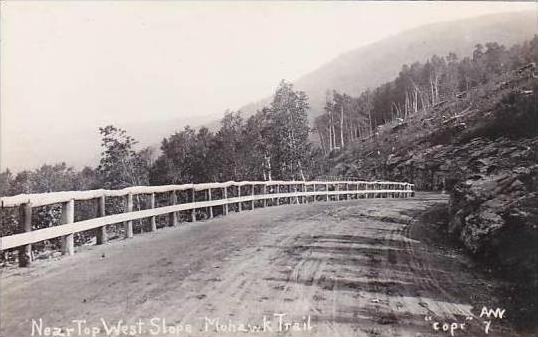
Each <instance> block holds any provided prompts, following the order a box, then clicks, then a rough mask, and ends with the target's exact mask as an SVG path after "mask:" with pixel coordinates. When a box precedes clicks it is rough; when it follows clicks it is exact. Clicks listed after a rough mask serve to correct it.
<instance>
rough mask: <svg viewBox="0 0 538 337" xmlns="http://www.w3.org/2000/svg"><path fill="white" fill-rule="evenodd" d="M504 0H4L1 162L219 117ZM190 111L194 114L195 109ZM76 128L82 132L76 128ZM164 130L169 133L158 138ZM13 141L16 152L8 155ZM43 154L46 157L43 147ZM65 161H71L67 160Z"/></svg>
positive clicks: (500, 6)
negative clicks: (53, 147) (354, 54)
mask: <svg viewBox="0 0 538 337" xmlns="http://www.w3.org/2000/svg"><path fill="white" fill-rule="evenodd" d="M533 8H534V9H535V8H536V4H534V3H502V2H491V3H490V2H474V3H471V2H465V3H456V2H439V3H437V2H411V3H390V2H381V3H379V2H376V3H368V2H294V3H289V2H286V3H284V2H257V1H256V2H248V3H247V2H181V1H163V2H155V1H139V2H135V1H118V2H113V1H95V2H92V1H76V2H71V1H54V2H48V1H39V2H31V1H2V3H1V26H0V28H1V32H0V34H1V44H0V62H1V69H0V70H1V77H0V81H1V89H0V90H1V91H0V94H1V105H0V109H1V122H2V125H1V142H2V144H1V145H2V146H1V149H2V154H3V155H2V156H1V157H0V161H1V162H0V164H1V166H2V168H4V167H6V166H9V167H14V168H17V166H18V162H17V160H18V158H17V151H18V152H19V153H21V151H23V152H24V151H33V150H35V149H36V146H38V145H39V143H41V142H46V141H47V139H48V138H49V137H50V138H54V137H58V136H59V135H61V134H65V135H66V137H67V139H66V140H67V141H70V140H71V139H70V138H69V137H76V136H77V135H76V132H75V133H73V132H71V134H70V133H69V132H67V130H81V131H80V132H85V131H82V130H87V129H86V128H85V127H83V126H87V127H88V128H89V127H90V126H91V127H92V128H94V127H95V126H96V125H103V124H104V123H110V122H113V123H117V122H129V121H147V120H167V119H177V118H186V119H188V120H190V121H192V120H193V119H196V116H199V117H200V120H202V117H204V116H205V120H207V116H208V115H212V116H215V117H217V116H221V115H222V113H223V111H224V110H225V109H227V108H232V109H237V108H239V107H241V106H242V105H244V104H246V103H250V102H252V101H256V100H257V99H259V98H262V97H265V96H268V95H270V94H271V92H272V91H273V89H274V87H275V86H276V85H277V84H278V82H279V80H280V79H282V78H286V79H290V80H293V79H296V78H298V77H299V76H301V75H303V74H305V73H307V72H309V71H312V70H314V69H315V68H317V67H319V66H320V65H321V64H323V63H325V62H328V61H329V60H331V59H332V58H333V57H335V56H337V55H338V54H340V53H342V52H344V51H347V50H350V49H354V48H357V47H359V46H362V45H364V44H367V43H370V42H374V41H376V40H379V39H381V38H383V37H386V36H388V35H392V34H395V33H398V32H400V31H402V30H405V29H410V28H413V27H416V26H420V25H423V24H426V23H433V22H438V21H447V20H455V19H460V18H466V17H471V16H478V15H484V14H489V13H497V12H503V11H515V10H524V9H533ZM193 116H194V117H193ZM77 132H78V131H77ZM163 136H165V135H163ZM11 148H13V149H14V148H17V151H6V150H9V149H11ZM41 155H43V154H41ZM66 160H68V161H69V158H67V159H66Z"/></svg>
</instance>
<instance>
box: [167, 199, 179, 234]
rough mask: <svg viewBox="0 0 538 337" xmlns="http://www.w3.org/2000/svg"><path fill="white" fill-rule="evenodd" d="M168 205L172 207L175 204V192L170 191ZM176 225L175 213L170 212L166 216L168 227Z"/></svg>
mask: <svg viewBox="0 0 538 337" xmlns="http://www.w3.org/2000/svg"><path fill="white" fill-rule="evenodd" d="M168 200H169V201H168V205H170V206H173V205H175V204H177V194H176V191H170V196H169V199H168ZM176 225H177V212H171V213H170V214H168V226H170V227H172V226H176Z"/></svg>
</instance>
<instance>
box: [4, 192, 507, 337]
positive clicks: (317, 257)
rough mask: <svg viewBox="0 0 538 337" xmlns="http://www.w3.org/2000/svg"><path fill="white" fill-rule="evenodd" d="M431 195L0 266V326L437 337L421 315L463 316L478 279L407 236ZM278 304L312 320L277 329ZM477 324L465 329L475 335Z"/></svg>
mask: <svg viewBox="0 0 538 337" xmlns="http://www.w3.org/2000/svg"><path fill="white" fill-rule="evenodd" d="M440 201H442V202H445V201H446V199H439V197H437V196H435V195H424V196H421V197H420V198H417V199H376V200H373V199H368V200H348V201H340V202H321V203H316V204H306V205H288V206H280V207H269V208H265V209H258V210H255V211H253V212H249V211H244V212H242V213H240V214H231V215H230V216H228V217H223V218H216V219H213V220H210V221H205V222H200V223H197V224H192V225H188V226H184V227H180V228H170V229H166V230H164V231H162V232H161V233H160V234H159V232H157V234H153V235H147V236H146V235H142V236H140V237H138V238H135V239H133V240H132V241H120V242H112V243H110V244H108V245H106V246H101V247H95V248H92V249H89V250H86V251H81V252H80V253H77V254H76V255H75V257H73V258H67V259H61V260H60V261H52V262H51V263H50V264H45V265H39V264H37V265H36V266H35V267H32V268H30V269H29V270H20V271H18V275H17V273H11V274H9V273H8V274H7V275H2V279H1V280H2V285H3V286H4V285H8V288H3V289H2V294H1V296H2V303H3V308H2V309H3V313H4V312H6V311H7V312H8V314H7V315H4V316H3V322H2V327H1V329H2V333H3V334H5V335H28V334H29V333H28V328H29V325H28V321H29V320H30V319H31V318H36V317H40V316H41V317H43V318H44V319H46V320H48V321H51V322H54V323H55V324H60V325H61V324H64V325H65V324H67V322H69V320H71V319H73V317H74V318H75V319H78V318H81V317H83V318H87V319H88V321H90V322H98V319H99V317H110V319H112V320H118V319H123V320H125V321H128V322H134V321H136V320H137V319H143V320H148V319H150V318H152V317H159V318H164V319H166V321H167V322H168V323H167V324H168V325H169V326H173V325H178V324H192V326H193V331H191V332H190V333H187V334H186V335H192V336H199V335H204V336H205V335H219V336H232V335H233V336H235V335H238V334H240V333H238V332H233V331H224V332H223V331H220V332H216V331H215V329H214V327H212V328H211V329H209V330H205V329H204V328H205V327H204V324H203V323H204V317H208V318H210V319H212V320H216V319H218V320H219V321H220V322H221V323H222V324H227V323H228V322H232V323H233V324H236V323H237V324H238V323H245V324H254V325H256V324H261V322H262V318H263V317H264V316H265V317H267V318H269V319H270V320H271V321H272V323H273V325H272V326H273V328H274V329H273V330H272V331H270V332H267V333H265V335H279V336H336V335H338V336H379V335H383V336H385V335H394V336H400V335H402V336H407V335H432V336H433V335H442V334H438V333H437V334H436V333H434V332H433V331H432V328H431V323H429V322H426V321H425V320H424V317H425V316H428V315H430V316H432V317H434V318H436V319H442V320H460V319H461V317H462V315H467V314H469V312H471V311H472V310H474V311H476V308H475V307H474V306H475V305H476V304H475V303H473V302H472V300H471V299H470V298H469V297H468V294H469V293H470V292H473V291H475V288H469V289H467V288H466V287H468V286H469V285H472V282H475V281H472V282H471V279H472V280H474V279H477V280H478V281H476V282H482V281H483V280H482V279H481V277H482V276H481V275H479V274H475V273H473V272H471V271H469V270H467V269H465V270H464V269H463V268H462V267H461V266H459V265H458V264H457V263H455V262H454V261H453V258H452V257H448V256H446V254H443V252H441V251H439V250H436V249H435V248H432V247H429V246H427V245H426V244H425V243H423V242H422V241H421V239H420V238H418V239H417V238H412V237H411V233H410V228H411V227H412V226H414V222H412V220H413V216H410V215H409V214H418V213H420V211H422V210H425V209H426V208H428V207H429V206H430V205H433V204H435V203H438V202H440ZM101 254H103V256H105V254H106V258H104V259H101V258H99V257H100V256H101ZM451 259H452V260H451ZM452 268H456V270H453V269H452ZM458 268H459V269H458ZM73 275H75V279H76V282H72V281H70V277H73ZM76 275H80V276H76ZM484 282H485V281H484ZM50 285H53V286H52V287H50ZM47 287H48V288H47ZM39 289H47V290H46V291H42V292H39V291H38V290H39ZM490 295H491V296H492V297H493V294H488V293H485V294H484V297H487V296H490ZM82 297H83V298H84V304H81V303H80V301H79V299H81V298H82ZM74 299H75V300H74ZM275 314H286V319H288V320H293V321H302V320H303V319H304V318H305V317H308V316H310V317H311V320H312V322H311V323H312V326H313V330H312V331H276V330H275V324H276V318H275V316H274V315H275ZM474 324H475V325H477V326H476V327H475V326H473V325H470V328H469V330H468V331H467V332H469V333H472V334H473V335H483V334H481V332H482V330H480V329H479V328H480V327H479V326H478V325H479V322H478V320H477V321H476V322H474ZM498 331H499V332H501V335H510V332H511V331H510V330H502V331H501V330H498ZM161 335H166V334H161ZM182 335H185V333H183V334H182Z"/></svg>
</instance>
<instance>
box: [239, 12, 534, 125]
mask: <svg viewBox="0 0 538 337" xmlns="http://www.w3.org/2000/svg"><path fill="white" fill-rule="evenodd" d="M534 34H538V17H537V12H535V11H529V12H513V13H503V14H495V15H487V16H481V17H477V18H471V19H465V20H459V21H452V22H442V23H437V24H431V25H426V26H422V27H419V28H415V29H412V30H408V31H405V32H403V33H400V34H398V35H394V36H392V37H389V38H386V39H383V40H381V41H378V42H375V43H372V44H369V45H366V46H363V47H360V48H357V49H354V50H351V51H349V52H347V53H344V54H342V55H340V56H338V57H336V58H335V59H333V60H332V61H330V62H328V63H326V64H325V65H322V66H321V67H320V68H318V69H317V70H315V71H313V72H311V73H309V74H306V75H304V76H302V77H301V78H299V79H298V80H297V81H295V82H294V83H295V86H296V88H297V89H300V90H304V91H305V92H306V93H307V94H308V96H309V97H310V104H311V110H312V111H311V114H310V120H313V119H314V118H315V117H316V116H318V115H319V114H320V113H321V112H323V107H324V105H325V96H326V92H327V90H332V89H336V90H338V91H343V92H346V93H348V94H351V95H358V94H360V93H361V92H362V91H363V90H365V89H367V88H375V87H377V86H379V85H380V84H383V83H384V82H387V81H390V80H392V79H394V77H396V76H397V75H398V73H399V71H400V69H401V67H402V65H404V64H410V63H413V62H415V61H424V60H426V59H427V58H429V57H431V56H432V55H434V54H437V55H439V56H446V55H447V54H448V53H449V52H455V53H456V54H457V55H458V57H460V58H461V57H464V56H469V55H470V54H471V53H472V51H473V49H474V46H475V45H476V44H477V43H482V44H484V43H486V42H498V43H500V44H504V45H505V46H507V47H509V46H511V45H513V44H515V43H519V42H523V41H524V40H528V39H530V38H532V37H533V36H534ZM269 101H270V99H269V98H267V99H263V100H260V101H258V102H254V103H250V104H248V105H245V106H244V107H243V108H241V111H243V112H245V113H246V114H247V115H248V114H251V113H254V112H255V111H256V110H257V109H259V108H261V107H263V106H264V105H265V104H268V102H269Z"/></svg>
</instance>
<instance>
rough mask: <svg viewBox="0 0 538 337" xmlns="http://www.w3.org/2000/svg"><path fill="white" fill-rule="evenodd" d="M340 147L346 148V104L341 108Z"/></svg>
mask: <svg viewBox="0 0 538 337" xmlns="http://www.w3.org/2000/svg"><path fill="white" fill-rule="evenodd" d="M340 146H341V148H342V149H343V148H344V104H342V106H341V107H340Z"/></svg>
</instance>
